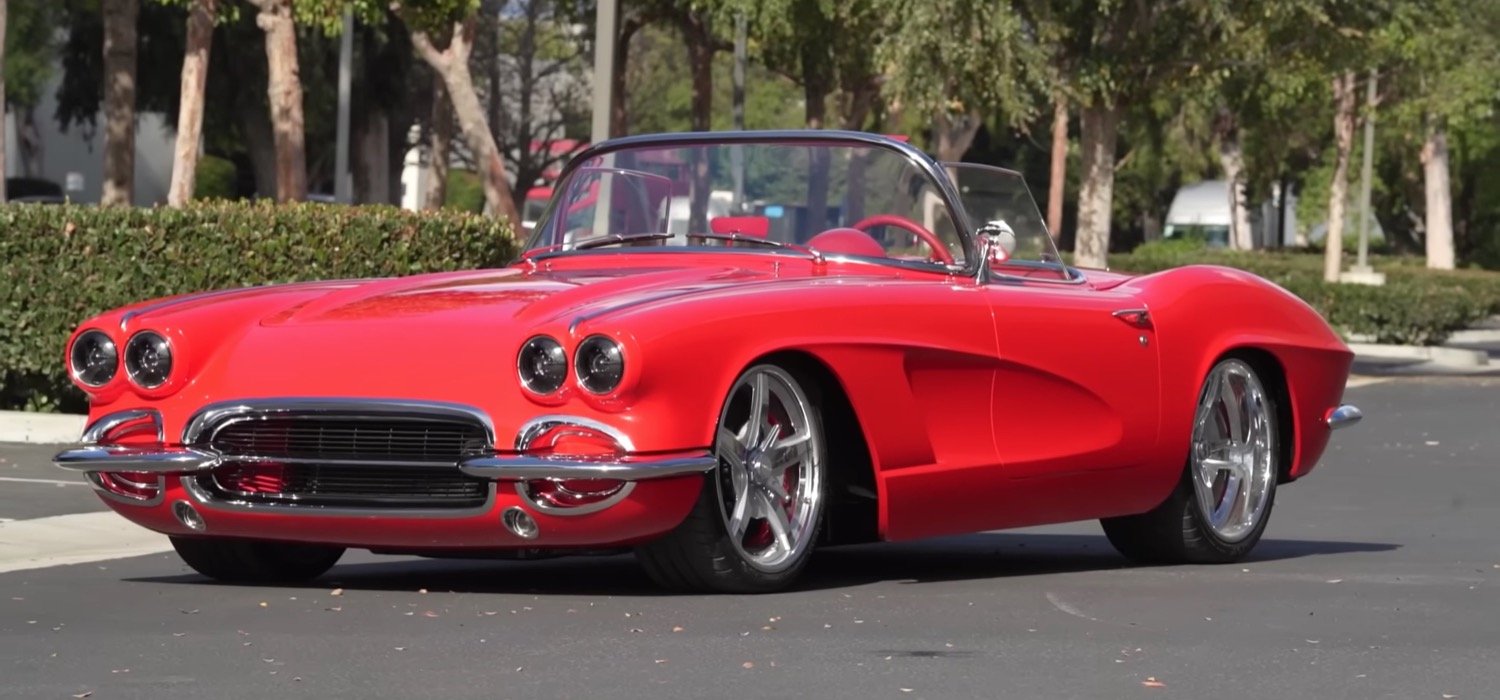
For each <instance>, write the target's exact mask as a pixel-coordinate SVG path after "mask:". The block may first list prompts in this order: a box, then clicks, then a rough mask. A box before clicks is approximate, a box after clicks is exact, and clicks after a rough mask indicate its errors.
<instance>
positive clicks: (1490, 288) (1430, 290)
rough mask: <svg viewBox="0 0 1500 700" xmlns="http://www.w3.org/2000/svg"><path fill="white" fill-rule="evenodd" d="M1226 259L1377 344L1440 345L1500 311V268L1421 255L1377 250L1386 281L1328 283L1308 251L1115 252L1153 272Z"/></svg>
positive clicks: (1160, 246)
mask: <svg viewBox="0 0 1500 700" xmlns="http://www.w3.org/2000/svg"><path fill="white" fill-rule="evenodd" d="M1193 264H1208V265H1224V266H1227V267H1237V268H1240V269H1242V270H1248V271H1250V272H1253V273H1255V274H1257V275H1260V276H1261V277H1264V278H1266V279H1268V280H1271V281H1272V282H1275V283H1277V284H1279V285H1281V286H1282V287H1285V288H1286V289H1287V291H1290V292H1292V293H1293V294H1296V295H1297V296H1299V297H1301V298H1302V299H1303V301H1306V302H1307V303H1308V304H1311V305H1312V307H1313V308H1315V309H1317V310H1318V312H1319V313H1321V314H1323V317H1324V318H1326V319H1328V322H1329V324H1330V325H1332V326H1333V327H1334V328H1335V329H1338V330H1339V331H1341V332H1343V333H1345V334H1347V335H1353V336H1357V337H1362V338H1366V339H1369V340H1371V341H1373V342H1377V343H1399V344H1403V345H1436V344H1439V343H1442V342H1443V341H1444V340H1446V339H1447V338H1448V336H1449V335H1450V334H1451V333H1453V332H1454V331H1457V330H1462V329H1464V328H1466V327H1468V326H1470V325H1472V324H1473V323H1474V322H1475V321H1478V320H1480V319H1483V318H1484V317H1486V316H1489V315H1490V314H1496V313H1500V274H1495V273H1492V272H1483V271H1477V270H1452V271H1444V270H1429V269H1427V268H1425V267H1422V266H1421V261H1420V260H1413V259H1411V258H1400V257H1392V256H1372V258H1371V264H1372V266H1374V267H1375V268H1376V269H1377V270H1380V271H1381V272H1384V273H1385V274H1386V277H1387V280H1388V282H1387V284H1386V285H1385V286H1382V287H1371V286H1366V285H1361V284H1329V283H1327V282H1324V281H1323V279H1322V259H1321V258H1320V257H1319V255H1318V254H1308V253H1302V252H1280V253H1270V252H1264V251H1259V252H1237V251H1230V250H1222V249H1218V250H1213V249H1208V248H1204V247H1203V246H1202V244H1201V243H1198V242H1196V241H1189V240H1176V241H1161V242H1156V243H1147V244H1145V245H1143V246H1141V247H1139V248H1136V249H1135V250H1134V251H1133V252H1131V253H1128V254H1120V255H1114V256H1111V257H1110V267H1111V268H1112V269H1116V270H1122V271H1125V272H1136V273H1150V272H1157V271H1160V270H1166V269H1169V268H1173V267H1180V266H1182V265H1193Z"/></svg>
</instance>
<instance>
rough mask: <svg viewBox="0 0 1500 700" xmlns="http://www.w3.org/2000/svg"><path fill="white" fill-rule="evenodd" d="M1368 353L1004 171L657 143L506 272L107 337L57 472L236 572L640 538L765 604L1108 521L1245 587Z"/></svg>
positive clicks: (229, 294) (905, 149) (98, 321)
mask: <svg viewBox="0 0 1500 700" xmlns="http://www.w3.org/2000/svg"><path fill="white" fill-rule="evenodd" d="M726 211H727V213H725V212H726ZM674 222H675V225H674ZM684 224H685V225H684ZM1350 361H1351V354H1350V352H1349V350H1348V348H1346V347H1345V346H1344V344H1343V343H1342V342H1341V341H1340V339H1339V337H1338V336H1337V335H1335V334H1334V332H1333V331H1331V330H1330V329H1329V327H1328V326H1327V324H1326V323H1324V321H1323V319H1322V318H1320V317H1319V316H1318V315H1317V314H1316V313H1315V312H1314V311H1313V310H1312V309H1311V308H1309V307H1308V306H1307V305H1306V304H1303V303H1302V302H1301V301H1299V300H1298V299H1297V298H1296V297H1294V296H1292V295H1291V294H1289V293H1287V292H1285V291H1283V290H1282V289H1280V288H1279V287H1277V286H1275V285H1273V284H1271V283H1269V282H1266V281H1264V280H1262V279H1260V278H1258V277H1255V276H1253V275H1250V274H1247V273H1244V272H1240V271H1237V270H1232V269H1226V268H1221V267H1203V266H1192V267H1185V268H1180V269H1175V270H1170V271H1167V272H1162V273H1158V274H1153V275H1147V276H1142V277H1129V276H1126V275H1121V274H1115V273H1110V272H1104V271H1096V270H1078V269H1075V268H1072V267H1069V266H1067V265H1064V264H1063V263H1062V262H1061V261H1060V259H1059V257H1058V256H1057V253H1056V250H1055V249H1054V247H1053V244H1052V240H1051V238H1050V237H1049V236H1048V234H1047V231H1046V230H1045V229H1044V228H1043V226H1042V222H1041V217H1040V216H1039V215H1038V213H1037V209H1036V206H1035V204H1034V203H1033V201H1032V199H1031V196H1030V194H1029V193H1028V192H1027V190H1026V187H1025V185H1024V183H1023V182H1022V180H1021V178H1020V176H1018V175H1017V174H1016V173H1013V172H1009V171H1006V170H1001V169H997V168H991V167H987V166H980V165H972V164H940V163H937V162H934V161H933V160H931V159H930V158H929V157H927V156H926V155H924V154H923V153H922V152H920V151H918V150H916V149H914V148H912V147H911V146H909V145H907V144H905V143H901V142H899V141H896V140H892V139H888V138H883V137H879V136H872V135H868V134H855V133H841V132H784V133H783V132H778V133H729V134H679V135H665V136H646V137H634V138H626V139H620V140H616V141H610V142H608V143H604V144H601V145H599V146H596V147H594V148H592V149H590V150H589V151H587V152H585V153H584V154H582V155H580V156H579V157H578V158H577V159H575V161H574V162H573V163H572V164H570V165H569V167H568V168H567V169H566V171H565V172H564V173H563V174H562V177H561V179H560V181H559V182H558V185H557V187H556V191H555V194H554V198H553V201H552V202H551V204H550V205H549V207H548V211H547V213H546V214H544V215H543V217H542V219H541V220H540V222H539V223H538V225H537V228H536V232H535V234H534V235H533V238H532V240H531V241H530V244H529V245H528V246H527V251H526V252H525V253H524V254H523V255H522V256H521V259H520V260H519V261H518V262H516V263H515V264H514V265H512V266H510V267H507V268H504V269H498V270H474V271H468V272H455V273H444V274H431V275H419V276H414V277H404V278H398V279H386V280H358V281H332V282H315V283H305V284H290V285H282V286H270V287H258V288H251V289H240V290H230V291H219V292H210V293H206V294H197V295H188V296H181V297H173V298H169V299H161V300H156V301H149V302H144V303H140V304H136V305H133V306H128V307H125V308H122V309H117V310H115V311H111V312H108V313H105V314H102V315H100V316H98V317H96V318H92V319H90V320H88V321H87V322H85V323H84V324H83V325H82V326H81V327H80V328H79V329H78V331H77V332H76V333H75V334H74V335H73V337H72V339H71V341H70V343H69V347H68V351H67V362H68V365H69V369H70V371H71V373H72V376H73V379H74V380H75V381H76V382H77V383H78V385H79V386H81V387H83V389H84V390H85V391H87V392H88V393H89V395H90V397H91V399H92V410H91V413H90V421H91V422H90V425H89V427H88V429H87V431H86V433H85V435H84V436H83V440H82V444H79V445H77V446H74V447H72V448H71V449H68V450H66V451H64V452H61V453H60V454H58V455H57V457H56V460H55V461H56V463H57V464H58V465H59V466H62V467H65V468H68V469H75V470H81V471H83V472H85V473H87V475H88V478H89V480H90V481H91V482H92V483H93V484H94V486H95V487H97V489H98V491H99V493H100V495H101V496H102V497H103V498H104V500H105V502H106V503H107V504H108V505H109V506H110V507H111V508H113V509H114V510H115V511H117V512H119V513H120V514H121V515H123V516H125V517H126V518H128V519H130V520H131V521H133V522H135V523H137V524H140V525H142V526H145V527H147V528H150V529H152V530H156V531H159V532H163V533H166V534H168V535H170V536H171V539H172V542H173V544H174V545H175V546H176V549H177V551H178V552H179V553H180V554H181V556H182V558H183V559H184V560H185V561H186V562H187V563H188V565H190V566H191V567H192V568H194V569H196V570H197V571H199V572H201V573H202V574H204V575H207V576H209V577H212V578H216V579H223V580H231V581H250V582H255V581H268V582H269V581H297V580H307V579H311V578H313V577H316V576H318V575H320V574H322V573H324V572H325V571H327V570H328V569H329V567H331V566H333V565H334V563H335V562H336V561H337V560H338V558H339V556H340V555H341V554H342V553H343V551H344V550H345V549H346V548H349V547H356V548H363V549H369V550H372V551H375V552H380V553H392V554H417V555H424V556H436V557H443V556H465V557H472V556H496V557H503V556H534V555H538V554H565V553H586V552H600V551H622V550H631V549H633V550H634V551H635V552H636V555H637V557H638V558H639V560H640V562H641V563H642V564H643V565H644V567H645V568H646V570H647V571H648V572H649V573H650V574H651V576H652V577H654V578H655V579H656V580H658V581H660V582H661V583H662V584H664V585H667V586H671V587H674V588H681V589H706V590H716V591H767V590H774V589H779V588H782V587H785V586H787V585H789V584H790V583H792V582H793V580H794V579H795V578H796V576H797V575H798V573H799V572H800V571H801V570H802V568H803V567H804V566H805V565H806V564H807V562H808V559H809V557H810V556H811V554H812V552H813V551H814V549H815V547H817V546H818V545H824V544H838V543H847V542H860V541H870V540H904V539H911V538H918V537H927V536H932V535H942V534H949V533H963V532H973V531H980V530H991V529H997V528H1010V527H1018V526H1025V525H1037V524H1042V523H1055V522H1062V521H1071V520H1082V519H1099V520H1101V521H1102V522H1103V525H1104V531H1105V533H1106V534H1107V535H1108V537H1109V541H1110V542H1112V543H1113V544H1114V545H1115V546H1116V547H1117V548H1118V549H1119V550H1120V552H1121V553H1123V554H1124V555H1126V556H1127V557H1130V558H1131V559H1135V560H1139V561H1147V562H1183V561H1193V562H1228V561H1234V560H1236V559H1239V558H1241V557H1243V556H1245V555H1246V553H1248V552H1249V551H1250V549H1251V548H1252V547H1254V545H1255V544H1256V542H1257V540H1258V539H1259V538H1260V536H1261V533H1262V532H1263V531H1264V529H1265V527H1266V522H1267V519H1268V518H1269V516H1270V513H1271V507H1272V504H1273V501H1274V498H1275V495H1276V489H1277V487H1278V486H1280V485H1283V484H1286V483H1289V482H1291V481H1294V480H1296V479H1299V478H1301V477H1302V476H1304V475H1306V474H1307V473H1308V472H1309V471H1311V470H1312V469H1313V466H1314V465H1315V464H1316V463H1317V461H1318V458H1319V456H1320V455H1321V454H1322V453H1323V450H1324V448H1325V447H1326V446H1327V444H1328V440H1329V435H1330V433H1331V431H1332V430H1333V429H1336V428H1339V427H1342V426H1346V425H1350V424H1353V423H1355V422H1357V421H1358V420H1359V418H1360V413H1359V411H1358V410H1357V409H1355V408H1354V407H1352V406H1345V405H1340V399H1341V396H1342V392H1343V390H1344V383H1345V380H1346V378H1347V376H1348V372H1349V366H1350Z"/></svg>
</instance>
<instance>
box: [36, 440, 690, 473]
mask: <svg viewBox="0 0 1500 700" xmlns="http://www.w3.org/2000/svg"><path fill="white" fill-rule="evenodd" d="M222 459H223V456H222V455H220V454H218V453H217V452H214V451H212V450H205V449H200V448H196V447H162V446H156V445H150V446H146V445H79V446H77V447H73V448H71V449H67V450H63V451H62V452H59V453H57V456H55V457H53V458H52V463H53V464H56V465H57V466H59V467H62V468H63V469H69V470H73V471H81V472H144V473H150V474H190V473H193V472H201V471H207V470H210V469H213V468H214V467H216V466H218V465H219V463H220V461H221V460H222ZM716 464H717V462H716V461H715V459H714V456H713V455H711V454H709V453H707V452H703V453H700V454H692V455H687V456H682V455H678V456H673V457H661V458H649V457H647V458H636V459H625V460H608V461H599V460H584V459H553V458H547V457H532V456H528V455H496V456H490V457H473V458H470V459H466V460H464V461H463V462H460V463H459V465H458V466H459V469H460V470H462V471H463V473H465V474H468V475H469V476H474V477H479V478H481V479H490V480H493V481H528V480H531V479H620V480H622V481H640V480H643V479H661V478H665V477H670V476H682V475H684V474H702V473H703V472H706V471H709V470H711V469H713V468H714V466H715V465H716Z"/></svg>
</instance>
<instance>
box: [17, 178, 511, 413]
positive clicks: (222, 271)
mask: <svg viewBox="0 0 1500 700" xmlns="http://www.w3.org/2000/svg"><path fill="white" fill-rule="evenodd" d="M514 254H515V245H514V243H513V241H512V239H511V233H510V230H509V229H508V227H506V226H504V225H503V224H501V223H499V222H498V221H496V220H495V219H491V218H487V217H481V216H476V215H473V214H470V213H467V212H459V211H449V210H442V211H438V212H426V213H423V214H417V213H413V212H407V211H402V210H400V209H396V208H394V207H384V206H381V207H368V206H367V207H345V206H335V205H320V204H297V205H281V206H275V205H271V204H269V203H254V204H248V203H234V202H222V201H217V202H206V203H197V204H194V205H192V206H189V207H186V208H183V209H165V208H157V209H134V208H108V209H106V208H98V207H80V206H73V205H66V206H57V205H22V204H12V205H7V206H4V207H0V279H3V280H5V284H3V285H0V328H4V329H6V332H5V333H4V334H3V335H0V367H3V368H5V369H4V374H3V376H0V409H5V408H33V409H53V410H55V409H59V408H61V409H74V410H80V409H81V408H82V404H81V402H82V401H83V395H82V392H79V391H77V390H76V389H74V388H72V386H71V384H69V383H68V381H67V378H66V375H65V373H64V363H63V352H64V347H63V346H64V345H65V344H66V342H67V338H68V335H69V334H70V333H71V332H72V331H73V329H74V328H75V327H77V324H78V322H79V321H81V320H82V319H85V318H88V317H89V316H92V315H94V314H97V313H99V312H102V311H106V310H109V309H112V308H116V307H119V306H124V305H126V304H129V303H133V302H137V301H141V300H144V299H151V298H156V297H165V296H172V295H176V294H184V293H188V292H197V291H204V290H211V289H228V288H234V287H245V286H253V285H261V284H274V283H280V282H294V281H301V280H317V279H337V278H360V277H389V276H396V275H413V274H419V273H423V272H437V271H442V270H462V269H473V268H482V267H497V266H500V265H503V264H505V263H506V262H508V261H509V259H510V258H511V257H512V256H513V255H514Z"/></svg>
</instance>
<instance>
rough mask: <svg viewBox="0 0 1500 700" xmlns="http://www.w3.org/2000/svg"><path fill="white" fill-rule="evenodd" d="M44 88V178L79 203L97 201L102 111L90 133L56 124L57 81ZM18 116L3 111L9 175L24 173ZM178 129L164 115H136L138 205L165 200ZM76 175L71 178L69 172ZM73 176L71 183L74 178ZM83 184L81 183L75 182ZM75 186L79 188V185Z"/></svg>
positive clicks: (40, 112)
mask: <svg viewBox="0 0 1500 700" xmlns="http://www.w3.org/2000/svg"><path fill="white" fill-rule="evenodd" d="M60 80H61V78H60V77H59V78H54V79H53V82H52V83H51V84H49V85H48V86H47V88H46V89H45V90H43V91H42V102H41V104H39V105H37V107H36V114H37V128H38V130H39V131H40V132H41V138H42V177H43V178H46V179H48V180H51V181H53V182H56V183H57V184H59V185H62V186H63V188H64V189H65V190H67V192H66V194H67V195H68V197H69V198H70V199H72V200H73V201H75V202H81V203H84V204H98V203H99V197H100V195H101V193H102V191H103V185H102V181H103V174H104V115H103V114H102V113H101V114H100V115H99V116H98V117H97V120H96V126H95V128H94V129H92V131H93V133H92V134H86V133H85V131H86V130H85V128H84V127H81V126H74V127H73V128H71V129H69V130H68V131H66V132H65V131H63V130H62V129H61V128H59V127H58V125H57V122H56V121H54V120H53V119H52V115H53V114H55V113H56V112H57V100H56V98H55V97H54V96H55V95H56V93H57V84H58V82H59V81H60ZM15 121H16V120H15V115H13V114H6V115H5V145H6V148H5V175H6V177H17V176H19V175H20V174H21V158H20V154H19V153H18V151H17V149H16V146H15V144H16V143H17V140H16V124H15ZM176 139H177V134H176V131H175V130H173V129H172V128H171V127H169V126H167V121H166V119H165V118H164V117H163V116H162V115H160V114H150V113H144V112H140V113H137V114H136V129H135V193H134V198H133V200H134V203H135V204H136V205H137V206H151V205H153V204H164V203H165V202H166V201H167V187H168V185H170V184H171V182H172V149H173V147H174V144H175V143H176ZM70 175H72V176H73V177H71V178H70V177H69V176H70ZM70 179H71V180H72V182H70ZM80 184H81V187H76V186H78V185H80ZM75 187H76V188H75Z"/></svg>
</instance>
